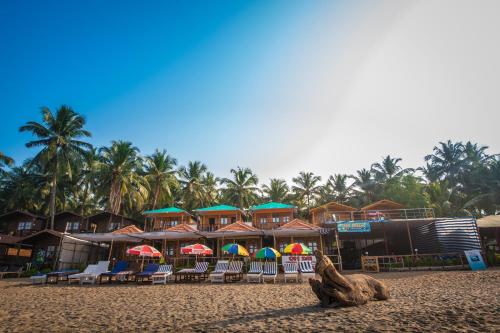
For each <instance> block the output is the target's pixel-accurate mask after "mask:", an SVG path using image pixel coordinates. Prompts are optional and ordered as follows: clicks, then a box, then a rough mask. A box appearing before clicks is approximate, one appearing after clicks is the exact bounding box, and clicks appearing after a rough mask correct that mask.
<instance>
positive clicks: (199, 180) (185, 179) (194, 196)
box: [178, 161, 207, 210]
mask: <svg viewBox="0 0 500 333" xmlns="http://www.w3.org/2000/svg"><path fill="white" fill-rule="evenodd" d="M206 172H207V166H206V165H205V164H203V163H201V162H200V161H194V162H192V161H190V162H188V165H187V167H185V166H181V167H180V168H179V171H178V173H179V176H180V179H179V181H180V183H181V184H182V202H183V207H184V209H186V210H192V209H194V208H196V207H202V206H203V205H204V204H205V202H206V201H207V200H206V195H205V186H204V184H203V176H204V175H205V173H206Z"/></svg>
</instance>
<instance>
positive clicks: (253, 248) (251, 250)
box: [248, 244, 257, 254]
mask: <svg viewBox="0 0 500 333" xmlns="http://www.w3.org/2000/svg"><path fill="white" fill-rule="evenodd" d="M255 252H257V245H255V244H249V245H248V253H250V254H252V253H255Z"/></svg>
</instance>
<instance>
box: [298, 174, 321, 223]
mask: <svg viewBox="0 0 500 333" xmlns="http://www.w3.org/2000/svg"><path fill="white" fill-rule="evenodd" d="M320 181H321V177H320V176H315V175H314V174H313V173H312V172H304V171H301V172H300V173H299V176H298V177H295V178H292V182H293V183H294V184H295V185H293V186H292V191H293V192H294V194H295V196H296V198H297V199H299V200H303V201H304V202H305V204H306V208H307V215H308V216H309V212H310V210H311V207H312V205H313V204H314V199H315V197H316V196H317V195H318V193H319V191H320V188H321V186H320V185H319V184H318V183H319V182H320Z"/></svg>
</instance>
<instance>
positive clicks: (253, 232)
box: [206, 221, 264, 257]
mask: <svg viewBox="0 0 500 333" xmlns="http://www.w3.org/2000/svg"><path fill="white" fill-rule="evenodd" d="M263 236H264V232H263V231H262V230H259V229H257V228H255V227H253V226H252V224H251V222H242V221H237V222H235V223H232V224H230V225H227V226H225V227H222V228H220V229H218V230H217V231H214V232H210V233H206V237H207V238H209V239H216V241H217V242H216V246H215V247H214V248H216V249H217V251H218V252H217V255H218V256H219V257H220V256H221V255H222V253H221V251H220V249H221V248H222V247H223V246H224V245H226V244H229V243H237V244H239V245H242V246H244V247H245V248H246V249H247V250H248V252H249V253H250V255H251V254H253V253H255V252H256V251H257V250H258V249H259V248H261V247H262V237H263Z"/></svg>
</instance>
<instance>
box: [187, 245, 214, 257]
mask: <svg viewBox="0 0 500 333" xmlns="http://www.w3.org/2000/svg"><path fill="white" fill-rule="evenodd" d="M181 253H182V254H194V255H211V254H213V253H214V251H212V249H211V248H209V247H208V246H206V245H203V244H192V245H188V246H184V247H181Z"/></svg>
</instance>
